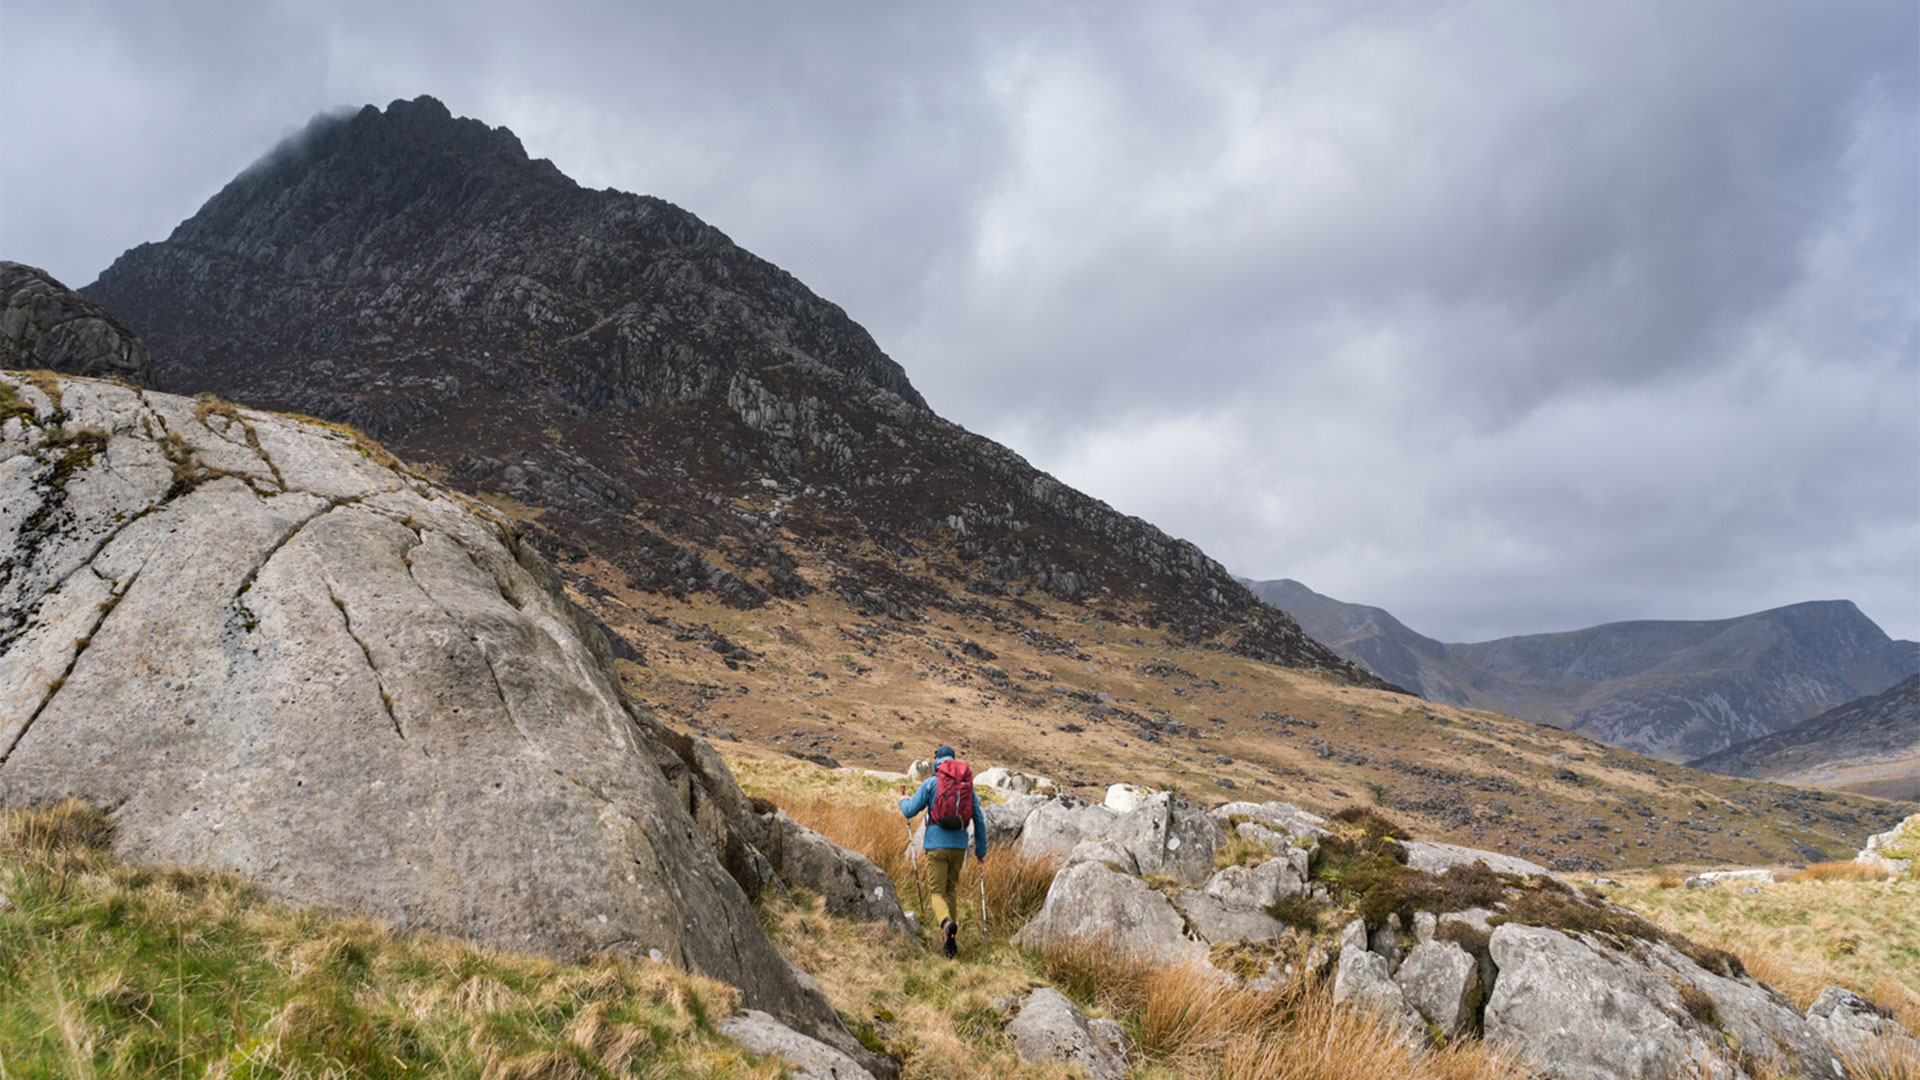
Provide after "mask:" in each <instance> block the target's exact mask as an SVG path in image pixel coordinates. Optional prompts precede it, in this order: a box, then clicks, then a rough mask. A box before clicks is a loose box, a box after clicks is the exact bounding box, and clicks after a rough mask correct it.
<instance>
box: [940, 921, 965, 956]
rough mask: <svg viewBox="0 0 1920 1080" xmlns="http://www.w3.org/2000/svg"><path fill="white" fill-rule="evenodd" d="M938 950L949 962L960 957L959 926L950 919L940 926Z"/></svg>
mask: <svg viewBox="0 0 1920 1080" xmlns="http://www.w3.org/2000/svg"><path fill="white" fill-rule="evenodd" d="M940 949H941V951H942V952H944V953H946V954H947V959H949V960H951V959H953V958H954V957H956V956H959V955H960V924H959V923H957V922H954V921H953V920H952V919H948V920H947V921H945V922H943V923H941V924H940Z"/></svg>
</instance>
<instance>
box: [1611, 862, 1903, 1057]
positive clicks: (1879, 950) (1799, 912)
mask: <svg viewBox="0 0 1920 1080" xmlns="http://www.w3.org/2000/svg"><path fill="white" fill-rule="evenodd" d="M1838 865H1841V866H1850V865H1852V864H1847V863H1842V864H1838ZM1627 880H1628V885H1627V887H1626V888H1624V889H1620V890H1616V891H1615V892H1614V893H1612V894H1611V896H1610V899H1613V900H1614V901H1616V902H1618V903H1622V904H1625V905H1626V906H1628V907H1630V908H1633V909H1635V910H1636V911H1639V912H1640V913H1641V914H1642V915H1645V916H1646V917H1647V918H1649V919H1651V920H1653V921H1654V922H1655V923H1658V924H1659V925H1660V926H1662V927H1664V928H1666V929H1668V930H1672V931H1675V932H1678V933H1682V934H1685V935H1687V936H1688V937H1691V938H1693V939H1694V940H1695V941H1697V942H1700V943H1701V944H1703V945H1707V946H1710V947H1715V948H1720V949H1725V950H1727V951H1728V952H1731V953H1734V954H1735V955H1737V956H1739V957H1740V959H1741V960H1742V962H1744V963H1745V965H1746V968H1747V970H1748V971H1749V972H1751V973H1752V974H1753V975H1754V976H1755V977H1756V978H1758V979H1760V980H1761V981H1762V982H1764V983H1766V984H1768V985H1769V986H1772V987H1774V988H1775V989H1777V990H1779V991H1780V992H1782V993H1784V994H1786V995H1787V997H1789V998H1791V999H1792V1000H1793V1002H1794V1003H1795V1004H1796V1005H1798V1006H1799V1007H1800V1008H1802V1009H1805V1008H1807V1007H1808V1006H1809V1005H1811V1004H1812V1003H1813V1001H1814V1000H1815V999H1816V998H1818V997H1819V996H1820V993H1821V991H1823V990H1825V989H1826V988H1827V987H1829V986H1842V987H1845V988H1847V989H1849V990H1852V991H1854V992H1855V993H1857V994H1860V995H1862V996H1864V997H1866V998H1869V999H1871V1000H1872V1001H1874V1002H1875V1003H1877V1004H1879V1005H1880V1006H1881V1007H1883V1008H1885V1009H1886V1010H1887V1011H1888V1012H1889V1013H1890V1014H1891V1015H1892V1016H1893V1017H1894V1018H1895V1019H1896V1020H1898V1021H1900V1022H1901V1023H1902V1024H1904V1025H1905V1026H1906V1027H1907V1028H1908V1029H1909V1030H1920V919H1916V918H1914V914H1913V913H1914V912H1915V911H1920V880H1915V879H1912V878H1907V879H1901V880H1888V879H1886V878H1885V877H1882V876H1875V877H1873V878H1866V879H1862V878H1858V877H1856V876H1854V875H1852V874H1851V873H1846V872H1842V873H1832V874H1829V873H1825V872H1822V873H1816V874H1812V875H1807V876H1804V877H1800V878H1797V879H1795V880H1791V881H1783V882H1780V883H1777V884H1774V885H1768V886H1762V887H1761V888H1760V891H1759V892H1757V893H1750V894H1743V893H1741V892H1739V891H1738V890H1735V889H1725V888H1721V889H1663V888H1660V887H1659V885H1658V882H1657V880H1648V879H1641V880H1634V879H1630V878H1629V879H1627Z"/></svg>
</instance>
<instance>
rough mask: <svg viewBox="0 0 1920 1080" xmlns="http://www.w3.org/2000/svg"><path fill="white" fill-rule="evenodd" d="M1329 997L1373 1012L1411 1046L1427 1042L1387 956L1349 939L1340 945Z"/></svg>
mask: <svg viewBox="0 0 1920 1080" xmlns="http://www.w3.org/2000/svg"><path fill="white" fill-rule="evenodd" d="M1333 1000H1334V1001H1335V1002H1337V1003H1339V1004H1343V1005H1351V1006H1353V1007H1354V1008H1356V1009H1360V1010H1362V1011H1365V1012H1371V1013H1374V1014H1376V1015H1377V1016H1378V1017H1379V1018H1380V1021H1381V1023H1383V1024H1385V1025H1386V1026H1387V1027H1388V1028H1389V1029H1390V1030H1392V1031H1394V1032H1395V1033H1397V1034H1398V1035H1399V1036H1400V1037H1401V1038H1402V1039H1404V1040H1406V1041H1407V1042H1408V1043H1409V1044H1411V1045H1414V1046H1425V1045H1426V1044H1427V1022H1426V1020H1425V1019H1424V1018H1423V1017H1421V1015H1420V1014H1419V1013H1418V1012H1416V1011H1415V1010H1414V1008H1413V1006H1411V1005H1409V1004H1407V998H1406V994H1405V993H1404V992H1403V991H1402V990H1401V989H1400V984H1399V983H1396V982H1394V981H1393V971H1392V969H1391V968H1390V967H1389V966H1388V964H1387V958H1386V957H1384V956H1381V955H1379V954H1378V953H1370V952H1368V951H1367V950H1365V949H1362V948H1359V947H1357V946H1355V945H1353V944H1352V943H1351V942H1347V943H1344V944H1342V945H1341V946H1340V959H1339V961H1338V962H1337V965H1336V966H1335V968H1334V971H1333Z"/></svg>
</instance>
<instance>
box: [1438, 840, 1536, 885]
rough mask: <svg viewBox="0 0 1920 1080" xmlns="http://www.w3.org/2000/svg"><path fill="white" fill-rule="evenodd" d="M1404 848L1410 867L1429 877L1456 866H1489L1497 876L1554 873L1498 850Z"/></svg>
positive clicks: (1449, 846) (1444, 846)
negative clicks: (1479, 864) (1475, 864)
mask: <svg viewBox="0 0 1920 1080" xmlns="http://www.w3.org/2000/svg"><path fill="white" fill-rule="evenodd" d="M1402 846H1403V847H1405V848H1406V849H1407V865H1408V866H1410V867H1412V868H1414V869H1415V870H1424V871H1426V872H1427V873H1429V874H1439V873H1443V872H1445V871H1446V870H1448V869H1450V868H1452V867H1455V866H1472V865H1473V864H1474V863H1486V864H1487V866H1488V868H1489V869H1491V870H1492V871H1493V872H1494V873H1496V874H1517V875H1519V876H1520V877H1526V876H1527V875H1529V874H1546V873H1550V872H1551V871H1549V870H1548V869H1547V868H1546V867H1544V866H1541V865H1540V864H1539V863H1536V862H1532V861H1530V860H1527V859H1522V858H1520V857H1519V856H1518V855H1503V854H1501V853H1500V852H1497V851H1482V850H1480V849H1479V848H1470V847H1461V846H1460V845H1459V844H1440V843H1434V842H1432V841H1428V840H1409V841H1407V842H1406V843H1405V844H1403V845H1402Z"/></svg>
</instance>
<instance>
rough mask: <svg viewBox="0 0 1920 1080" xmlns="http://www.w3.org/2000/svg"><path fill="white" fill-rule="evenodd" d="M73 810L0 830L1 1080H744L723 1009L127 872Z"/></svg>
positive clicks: (610, 964)
mask: <svg viewBox="0 0 1920 1080" xmlns="http://www.w3.org/2000/svg"><path fill="white" fill-rule="evenodd" d="M110 838H111V829H110V827H109V825H108V823H107V821H106V819H105V818H104V817H102V816H101V815H100V814H98V813H96V812H94V811H93V810H90V809H88V808H87V807H85V806H82V805H80V804H78V803H66V804H62V805H60V806H57V807H53V808H50V809H46V810H41V811H15V812H9V813H7V814H5V815H0V893H4V894H5V896H6V897H7V899H8V901H9V903H8V905H7V906H5V907H4V908H0V1074H3V1075H9V1076H15V1075H17V1076H63V1077H66V1076H71V1077H81V1078H93V1077H131V1076H153V1075H164V1076H176V1075H178V1076H195V1077H209V1078H235V1080H240V1078H246V1080H254V1078H263V1077H314V1078H318V1077H373V1078H395V1077H413V1076H423V1075H457V1076H475V1077H483V1078H487V1080H508V1078H514V1080H529V1078H535V1077H539V1078H555V1077H583V1078H588V1077H590V1078H594V1080H603V1078H606V1077H615V1076H634V1075H656V1076H668V1075H671V1076H698V1077H713V1078H716V1080H717V1078H720V1077H729V1078H731V1077H759V1078H763V1080H773V1078H775V1077H777V1076H779V1075H780V1070H779V1069H778V1068H777V1067H775V1066H774V1065H772V1064H770V1063H768V1062H766V1061H763V1060H760V1059H758V1058H755V1057H754V1056H752V1055H749V1054H747V1053H746V1052H745V1051H743V1050H741V1049H740V1048H739V1047H737V1046H734V1045H733V1044H731V1043H729V1042H727V1041H726V1040H724V1039H722V1038H720V1037H719V1036H718V1035H717V1034H715V1033H714V1030H713V1019H714V1018H716V1017H719V1016H724V1015H726V1014H727V1013H729V1012H730V1011H731V1010H732V1009H733V1008H734V1007H735V1003H736V992H735V991H734V989H733V988H732V987H729V986H726V985H724V984H721V983H718V982H714V981H712V980H708V979H702V978H699V977H697V976H691V975H688V974H686V973H684V972H680V971H676V970H674V969H672V968H668V967H665V966H664V965H659V964H653V963H649V962H645V961H633V960H628V959H623V958H615V957H604V958H598V959H593V960H590V961H586V962H583V963H577V964H565V963H560V962H557V961H553V960H548V959H544V958H539V957H530V956H516V955H513V954H509V953H503V952H497V951H494V950H489V949H485V948H480V947H476V946H472V945H467V944H463V943H460V942H455V941H449V940H446V939H441V938H436V937H431V936H426V935H411V936H402V935H397V934H394V933H392V932H391V931H389V930H387V929H386V928H385V927H383V926H381V925H379V924H377V923H374V922H370V921H367V920H361V919H342V918H335V917H332V916H328V915H325V914H322V913H319V912H316V911H311V910H303V909H296V908H291V907H287V906H285V905H280V904H276V903H273V902H270V901H268V900H267V899H265V898H264V897H262V896H261V895H260V894H259V893H257V892H256V891H255V890H254V889H252V888H251V887H249V886H247V885H245V884H244V883H242V882H240V881H238V880H237V879H235V878H232V877H228V876H225V875H220V874H208V873H199V872H191V871H184V870H167V869H151V868H149V869H130V868H128V867H125V866H123V865H120V864H118V863H116V862H115V861H114V860H113V858H112V856H111V855H110V853H109V852H108V850H107V846H108V843H109V840H110Z"/></svg>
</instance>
